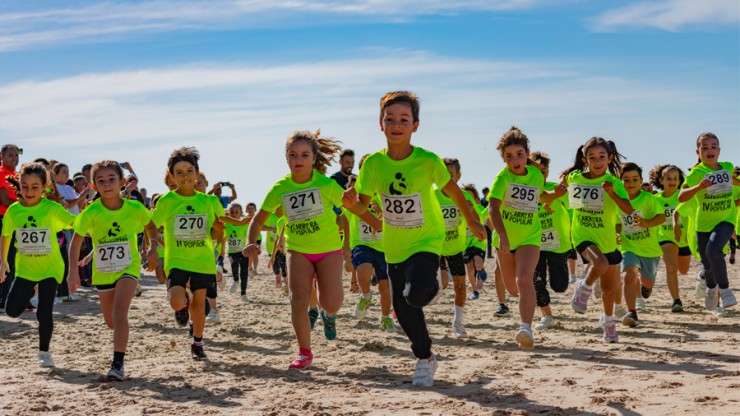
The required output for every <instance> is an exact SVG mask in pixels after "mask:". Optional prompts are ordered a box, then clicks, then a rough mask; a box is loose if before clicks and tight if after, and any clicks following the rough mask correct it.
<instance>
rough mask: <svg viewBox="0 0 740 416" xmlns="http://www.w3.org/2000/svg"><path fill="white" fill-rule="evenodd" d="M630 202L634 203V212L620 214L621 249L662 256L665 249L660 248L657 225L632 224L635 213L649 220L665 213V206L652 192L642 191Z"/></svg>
mask: <svg viewBox="0 0 740 416" xmlns="http://www.w3.org/2000/svg"><path fill="white" fill-rule="evenodd" d="M630 204H631V205H632V209H634V211H633V212H632V214H631V215H628V214H624V213H622V214H621V215H620V216H619V219H620V221H621V223H622V246H621V251H622V252H629V253H632V254H636V255H638V256H641V257H660V256H662V255H663V250H661V249H660V243H659V242H658V230H657V229H656V227H650V228H645V227H637V226H634V225H632V222H633V221H634V218H635V215H639V216H640V217H642V218H644V219H648V220H649V219H651V218H653V217H655V216H656V215H663V208H662V207H661V206H660V202H658V199H657V198H655V197H654V196H653V194H651V193H650V192H645V191H640V193H639V194H638V195H637V196H636V197H635V198H634V199H630ZM620 212H621V210H620Z"/></svg>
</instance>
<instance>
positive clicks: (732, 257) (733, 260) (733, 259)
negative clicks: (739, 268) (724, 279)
mask: <svg viewBox="0 0 740 416" xmlns="http://www.w3.org/2000/svg"><path fill="white" fill-rule="evenodd" d="M730 264H735V253H732V254H730Z"/></svg>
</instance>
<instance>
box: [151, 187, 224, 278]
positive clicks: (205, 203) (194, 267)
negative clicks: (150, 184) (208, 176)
mask: <svg viewBox="0 0 740 416" xmlns="http://www.w3.org/2000/svg"><path fill="white" fill-rule="evenodd" d="M223 216H224V208H223V206H222V205H221V202H220V201H219V200H218V198H211V196H210V195H206V194H202V193H200V192H196V193H195V195H193V196H182V195H179V194H178V193H177V192H175V191H170V192H168V193H166V194H165V195H163V196H162V197H161V198H159V202H157V208H155V209H154V212H153V213H152V221H154V224H155V225H156V226H157V227H160V226H164V253H165V254H164V268H165V271H166V272H167V273H168V274H169V272H170V270H172V269H180V270H185V271H189V272H195V273H203V274H215V273H216V267H215V265H214V263H215V262H214V257H213V251H214V247H213V240H211V227H213V222H214V221H215V220H216V218H218V217H223Z"/></svg>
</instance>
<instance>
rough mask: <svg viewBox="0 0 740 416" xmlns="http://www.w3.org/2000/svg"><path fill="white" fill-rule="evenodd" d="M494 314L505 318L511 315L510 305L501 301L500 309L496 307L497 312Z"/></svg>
mask: <svg viewBox="0 0 740 416" xmlns="http://www.w3.org/2000/svg"><path fill="white" fill-rule="evenodd" d="M493 315H494V316H498V317H499V318H505V317H507V316H509V307H508V306H506V305H504V304H503V303H499V304H498V309H496V312H494V313H493Z"/></svg>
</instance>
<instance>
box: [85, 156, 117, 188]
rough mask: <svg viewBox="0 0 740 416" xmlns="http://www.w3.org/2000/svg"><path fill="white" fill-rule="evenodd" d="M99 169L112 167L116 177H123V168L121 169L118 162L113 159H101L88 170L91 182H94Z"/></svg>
mask: <svg viewBox="0 0 740 416" xmlns="http://www.w3.org/2000/svg"><path fill="white" fill-rule="evenodd" d="M100 169H113V170H114V171H115V172H116V174H118V178H119V179H123V169H121V164H120V163H118V162H116V161H113V160H101V161H100V162H97V163H95V164H94V165H93V166H92V169H91V170H90V179H92V181H93V183H95V175H96V174H97V173H98V171H100Z"/></svg>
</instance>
